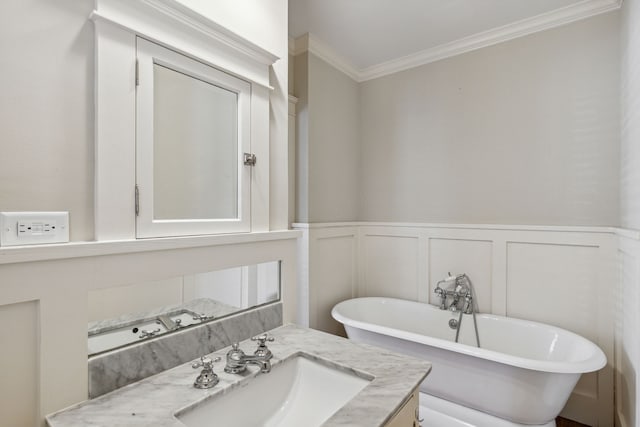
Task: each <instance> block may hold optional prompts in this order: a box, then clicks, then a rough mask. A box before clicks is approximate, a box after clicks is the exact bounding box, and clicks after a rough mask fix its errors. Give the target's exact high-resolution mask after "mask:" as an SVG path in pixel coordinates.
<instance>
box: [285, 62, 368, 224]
mask: <svg viewBox="0 0 640 427" xmlns="http://www.w3.org/2000/svg"><path fill="white" fill-rule="evenodd" d="M295 70H296V78H295V83H294V95H295V96H297V97H298V98H299V101H298V105H297V114H298V117H297V129H296V133H297V135H298V139H297V144H298V146H297V148H298V151H297V158H298V164H297V174H298V181H297V197H296V199H297V202H296V206H297V209H296V220H297V221H298V222H324V221H353V220H357V219H358V214H357V209H358V191H359V183H358V180H359V164H360V162H359V155H360V147H359V140H360V123H359V117H360V116H359V111H360V103H359V90H360V88H359V85H358V83H356V82H355V81H353V80H352V79H351V78H350V77H348V76H347V75H345V74H344V73H342V72H340V71H338V70H336V69H335V68H333V67H332V66H330V65H329V64H327V63H326V62H324V61H323V60H321V59H319V58H318V57H316V56H315V55H313V54H308V53H305V54H301V55H298V56H296V58H295Z"/></svg>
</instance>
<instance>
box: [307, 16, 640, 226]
mask: <svg viewBox="0 0 640 427" xmlns="http://www.w3.org/2000/svg"><path fill="white" fill-rule="evenodd" d="M618 25H619V14H618V13H617V12H616V13H609V14H605V15H600V16H597V17H595V18H592V19H588V20H584V21H580V22H577V23H574V24H571V25H568V26H564V27H560V28H557V29H553V30H550V31H545V32H541V33H537V34H533V35H530V36H527V37H523V38H519V39H515V40H512V41H510V42H506V43H501V44H498V45H495V46H492V47H488V48H485V49H481V50H478V51H475V52H471V53H467V54H463V55H459V56H456V57H453V58H449V59H446V60H442V61H438V62H435V63H432V64H428V65H424V66H421V67H418V68H414V69H411V70H408V71H404V72H400V73H396V74H393V75H389V76H386V77H382V78H379V79H375V80H371V81H368V82H365V83H363V84H362V85H361V93H360V95H361V97H360V108H361V111H362V113H361V114H362V116H361V125H362V127H361V148H362V150H361V151H360V154H361V158H362V163H361V176H360V184H361V186H360V190H359V193H360V203H359V215H358V216H359V219H361V220H371V221H408V222H410V221H419V222H448V223H502V224H541V225H553V224H562V225H617V224H618V222H619V207H618V206H619V204H618V181H619V178H618V170H619V143H618V140H619V99H620V91H619V73H620V67H619V64H620V60H619V58H620V57H619V35H618V34H619V31H618ZM310 76H311V74H310ZM313 114H315V112H313ZM312 120H313V117H312ZM356 144H357V143H356ZM636 163H637V162H636ZM325 172H326V174H327V175H331V174H332V171H331V170H330V169H327V170H326V171H325ZM636 182H637V180H636ZM635 191H637V187H636V190H635ZM636 200H637V197H636Z"/></svg>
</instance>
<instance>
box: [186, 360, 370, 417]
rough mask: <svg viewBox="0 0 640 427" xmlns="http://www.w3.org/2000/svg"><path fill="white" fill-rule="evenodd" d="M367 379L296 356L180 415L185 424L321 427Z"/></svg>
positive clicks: (364, 384)
mask: <svg viewBox="0 0 640 427" xmlns="http://www.w3.org/2000/svg"><path fill="white" fill-rule="evenodd" d="M369 381H371V379H364V378H360V377H358V376H355V375H354V374H352V373H350V372H346V371H342V370H338V369H336V368H333V367H330V366H327V365H324V364H322V363H321V362H316V361H313V360H310V359H307V358H306V357H304V356H301V355H297V356H294V357H291V358H289V359H287V360H285V361H284V362H283V363H282V364H279V365H276V366H274V367H273V369H272V371H271V372H270V373H268V374H260V375H258V376H257V377H255V378H253V379H250V380H248V381H247V383H246V384H245V385H240V386H239V387H237V388H235V389H232V390H230V391H229V392H228V393H226V394H224V395H221V396H219V397H212V398H211V399H209V400H207V401H204V402H202V403H200V404H198V405H194V407H192V408H187V409H185V410H183V411H180V412H179V413H178V414H176V417H177V418H178V419H179V420H180V421H181V422H182V423H183V424H185V425H186V426H187V427H204V426H211V425H214V424H215V425H217V426H218V425H219V426H233V427H300V426H305V427H314V426H320V425H322V423H324V422H325V421H326V420H327V419H329V418H330V417H331V416H332V415H333V414H334V413H336V412H337V411H338V410H339V409H340V408H342V407H343V406H344V405H345V404H346V403H347V402H348V401H349V400H351V399H352V398H353V397H354V396H355V395H356V394H358V393H359V392H360V390H362V389H363V388H364V387H365V386H366V385H367V384H368V383H369Z"/></svg>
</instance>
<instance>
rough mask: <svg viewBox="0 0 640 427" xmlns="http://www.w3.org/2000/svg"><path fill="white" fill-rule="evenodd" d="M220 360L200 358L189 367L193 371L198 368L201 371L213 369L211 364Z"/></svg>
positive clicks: (217, 358)
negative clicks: (201, 369)
mask: <svg viewBox="0 0 640 427" xmlns="http://www.w3.org/2000/svg"><path fill="white" fill-rule="evenodd" d="M220 360H221V359H220V357H216V358H215V359H213V360H211V358H210V357H207V356H202V357H201V358H200V360H198V361H197V362H194V363H193V364H192V365H191V367H192V368H193V369H198V368H203V369H211V370H212V369H213V364H214V363H215V362H219V361H220Z"/></svg>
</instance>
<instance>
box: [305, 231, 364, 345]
mask: <svg viewBox="0 0 640 427" xmlns="http://www.w3.org/2000/svg"><path fill="white" fill-rule="evenodd" d="M357 233H358V232H357V229H356V228H354V227H335V228H328V229H317V230H316V229H305V230H304V233H303V237H302V239H300V241H299V247H300V252H299V261H300V262H299V264H300V266H299V270H298V271H299V277H298V283H299V288H300V289H299V291H298V296H299V301H300V304H299V306H298V323H299V324H301V325H304V326H308V327H311V328H314V329H319V330H322V331H326V332H329V333H333V334H336V335H344V329H343V327H342V325H341V324H340V323H338V322H336V321H335V320H333V318H332V317H331V309H332V308H333V306H334V305H336V304H337V303H339V302H340V301H344V300H346V299H350V298H353V297H354V296H355V293H356V282H357V267H356V266H357V259H356V255H357V245H358V235H357ZM305 275H306V276H305ZM311 283H313V284H314V286H310V284H311ZM305 298H306V300H305Z"/></svg>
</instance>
